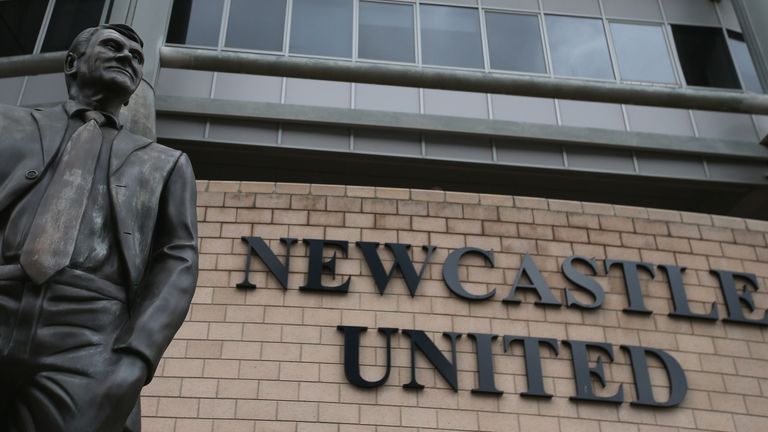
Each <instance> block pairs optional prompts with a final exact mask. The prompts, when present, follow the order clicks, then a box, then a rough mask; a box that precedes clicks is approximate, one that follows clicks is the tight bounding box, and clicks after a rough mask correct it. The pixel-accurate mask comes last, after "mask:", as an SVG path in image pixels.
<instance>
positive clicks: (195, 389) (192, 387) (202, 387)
mask: <svg viewBox="0 0 768 432" xmlns="http://www.w3.org/2000/svg"><path fill="white" fill-rule="evenodd" d="M155 380H156V379H155ZM153 382H154V381H153ZM218 385H219V380H217V379H209V378H184V379H183V380H182V382H181V396H184V397H197V398H212V397H216V388H217V387H218ZM200 408H201V414H203V413H202V404H201V406H200Z"/></svg>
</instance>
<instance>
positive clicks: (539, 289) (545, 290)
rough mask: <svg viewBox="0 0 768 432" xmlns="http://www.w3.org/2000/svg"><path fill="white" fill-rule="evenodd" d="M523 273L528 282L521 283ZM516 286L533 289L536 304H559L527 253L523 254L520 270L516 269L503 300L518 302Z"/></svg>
mask: <svg viewBox="0 0 768 432" xmlns="http://www.w3.org/2000/svg"><path fill="white" fill-rule="evenodd" d="M524 275H525V276H527V277H528V280H529V281H530V282H531V283H530V284H524V283H521V279H522V278H523V276H524ZM518 288H523V289H532V290H535V291H536V294H537V295H538V296H539V299H538V300H536V304H538V305H552V306H560V302H559V301H557V299H556V298H555V296H554V295H552V290H550V289H549V285H547V281H545V280H544V276H542V275H541V272H540V271H539V268H538V267H537V266H536V263H535V262H534V261H533V259H532V258H531V256H530V255H528V254H525V256H524V257H523V263H522V264H521V265H520V270H518V271H517V276H515V281H514V282H513V283H512V291H510V292H509V295H507V298H505V299H504V301H505V302H509V303H520V299H517V298H515V293H516V292H517V289H518Z"/></svg>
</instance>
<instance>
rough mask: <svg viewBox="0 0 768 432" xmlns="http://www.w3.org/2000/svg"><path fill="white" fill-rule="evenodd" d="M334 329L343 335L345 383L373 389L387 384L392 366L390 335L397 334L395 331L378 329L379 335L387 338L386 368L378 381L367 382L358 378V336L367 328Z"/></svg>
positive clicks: (384, 328) (385, 328)
mask: <svg viewBox="0 0 768 432" xmlns="http://www.w3.org/2000/svg"><path fill="white" fill-rule="evenodd" d="M336 329H338V330H339V331H340V332H342V333H344V375H345V376H346V377H347V381H349V383H350V384H352V385H354V386H357V387H362V388H374V387H378V386H380V385H382V384H384V383H385V382H387V379H388V378H389V371H390V368H391V365H392V335H393V334H394V333H397V329H396V328H389V327H382V328H380V329H379V333H381V334H383V335H384V336H386V338H387V368H386V369H385V370H384V376H383V377H382V378H381V379H380V380H378V381H368V380H366V379H364V378H363V377H362V376H360V334H361V333H363V332H364V331H366V330H368V328H367V327H355V326H342V325H340V326H338V327H336Z"/></svg>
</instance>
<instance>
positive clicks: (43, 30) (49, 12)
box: [32, 0, 56, 54]
mask: <svg viewBox="0 0 768 432" xmlns="http://www.w3.org/2000/svg"><path fill="white" fill-rule="evenodd" d="M55 6H56V0H50V1H49V2H48V7H47V8H46V9H45V13H44V14H43V22H42V23H40V34H39V35H38V36H37V41H35V47H34V48H33V49H32V54H40V50H41V49H42V48H43V42H44V41H45V35H46V34H48V25H49V24H50V23H51V17H52V16H53V8H54V7H55Z"/></svg>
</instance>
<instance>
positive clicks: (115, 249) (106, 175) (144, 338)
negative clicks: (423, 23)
mask: <svg viewBox="0 0 768 432" xmlns="http://www.w3.org/2000/svg"><path fill="white" fill-rule="evenodd" d="M142 47H143V42H142V41H141V38H140V37H139V36H138V35H137V34H136V33H135V32H134V31H133V29H131V28H130V27H128V26H125V25H104V26H99V27H96V28H91V29H87V30H85V31H84V32H83V33H81V34H80V35H79V36H78V37H77V38H76V39H75V41H74V42H73V43H72V46H71V48H70V50H69V53H68V54H67V57H66V61H65V68H64V73H65V77H66V81H67V88H68V91H69V101H67V102H66V103H65V104H63V105H60V106H57V107H53V108H47V109H30V108H22V107H15V106H2V105H0V155H2V157H0V431H12V432H32V431H35V432H89V431H92V432H112V431H115V432H120V431H131V432H137V431H138V430H139V429H140V413H139V404H138V400H139V392H140V391H141V388H142V386H143V385H145V384H146V383H148V382H149V381H150V380H151V379H152V376H153V374H154V371H155V369H156V367H157V365H158V362H159V361H160V357H161V356H162V354H163V352H164V351H165V349H166V347H167V346H168V344H169V343H170V342H171V339H172V338H173V335H174V334H175V333H176V330H178V328H179V326H180V325H181V323H182V322H183V320H184V316H185V315H186V312H187V310H188V308H189V303H190V301H191V299H192V295H193V293H194V290H195V284H196V279H197V260H198V251H197V221H196V213H195V197H196V193H195V183H194V174H193V173H192V168H191V165H190V163H189V159H188V158H187V156H186V155H184V154H183V153H181V152H179V151H176V150H172V149H170V148H167V147H164V146H161V145H159V144H157V143H155V142H153V141H152V140H150V139H148V138H145V137H140V136H137V135H134V134H133V133H131V132H129V131H128V130H126V128H124V127H123V126H122V125H121V124H120V121H119V118H120V117H119V114H120V110H121V107H122V106H124V105H125V104H126V103H127V101H128V100H129V98H130V97H131V95H132V94H133V93H134V92H135V91H136V89H137V87H138V86H139V84H140V83H141V78H142V64H143V54H142Z"/></svg>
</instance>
